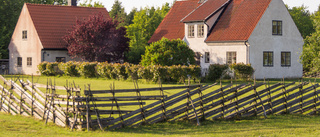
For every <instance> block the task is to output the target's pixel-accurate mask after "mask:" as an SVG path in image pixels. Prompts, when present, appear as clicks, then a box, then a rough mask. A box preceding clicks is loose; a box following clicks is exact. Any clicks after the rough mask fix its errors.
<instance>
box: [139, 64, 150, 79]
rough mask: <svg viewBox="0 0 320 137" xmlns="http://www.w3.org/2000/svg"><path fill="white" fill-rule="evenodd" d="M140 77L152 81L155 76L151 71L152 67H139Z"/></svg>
mask: <svg viewBox="0 0 320 137" xmlns="http://www.w3.org/2000/svg"><path fill="white" fill-rule="evenodd" d="M138 77H139V78H142V79H145V80H147V81H151V80H152V78H153V73H152V72H151V67H150V66H146V67H144V66H141V67H140V68H139V69H138Z"/></svg>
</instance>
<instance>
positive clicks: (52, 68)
mask: <svg viewBox="0 0 320 137" xmlns="http://www.w3.org/2000/svg"><path fill="white" fill-rule="evenodd" d="M58 64H59V63H58V62H48V63H47V65H46V75H48V76H56V75H59V74H61V72H60V70H59V67H58Z"/></svg>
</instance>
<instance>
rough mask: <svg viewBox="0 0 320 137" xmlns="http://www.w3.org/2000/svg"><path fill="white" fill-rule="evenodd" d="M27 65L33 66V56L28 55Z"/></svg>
mask: <svg viewBox="0 0 320 137" xmlns="http://www.w3.org/2000/svg"><path fill="white" fill-rule="evenodd" d="M27 66H28V67H31V66H32V57H27Z"/></svg>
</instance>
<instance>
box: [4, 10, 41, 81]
mask: <svg viewBox="0 0 320 137" xmlns="http://www.w3.org/2000/svg"><path fill="white" fill-rule="evenodd" d="M24 30H26V31H27V39H22V31H24ZM8 49H9V73H11V74H34V75H36V72H37V71H38V68H37V65H38V64H39V63H40V62H41V49H42V44H41V42H40V39H39V36H38V34H37V32H36V29H35V27H34V24H33V22H32V19H31V17H30V14H29V12H28V9H27V7H26V4H25V5H24V6H23V8H22V11H21V14H20V17H19V19H18V22H17V25H16V27H15V30H14V33H13V35H12V38H11V42H10V44H9V47H8ZM17 57H22V66H21V67H18V66H17ZM27 57H32V66H27Z"/></svg>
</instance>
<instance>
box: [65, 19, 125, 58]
mask: <svg viewBox="0 0 320 137" xmlns="http://www.w3.org/2000/svg"><path fill="white" fill-rule="evenodd" d="M117 26H118V22H117V21H116V20H114V21H113V20H112V19H107V20H105V19H104V18H103V15H102V14H101V13H100V14H98V15H92V16H90V17H89V19H88V20H84V21H82V20H77V23H76V25H75V26H74V27H73V28H74V29H73V30H72V31H70V32H69V33H68V35H66V36H65V38H64V39H65V41H66V42H67V44H68V45H67V49H68V53H69V54H70V55H71V56H73V57H79V58H82V59H83V60H86V61H98V62H104V61H108V62H120V61H122V60H124V52H126V51H128V48H129V47H128V41H129V39H128V38H126V37H125V35H126V28H124V27H119V28H117Z"/></svg>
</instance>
